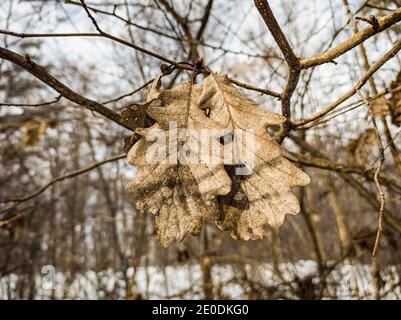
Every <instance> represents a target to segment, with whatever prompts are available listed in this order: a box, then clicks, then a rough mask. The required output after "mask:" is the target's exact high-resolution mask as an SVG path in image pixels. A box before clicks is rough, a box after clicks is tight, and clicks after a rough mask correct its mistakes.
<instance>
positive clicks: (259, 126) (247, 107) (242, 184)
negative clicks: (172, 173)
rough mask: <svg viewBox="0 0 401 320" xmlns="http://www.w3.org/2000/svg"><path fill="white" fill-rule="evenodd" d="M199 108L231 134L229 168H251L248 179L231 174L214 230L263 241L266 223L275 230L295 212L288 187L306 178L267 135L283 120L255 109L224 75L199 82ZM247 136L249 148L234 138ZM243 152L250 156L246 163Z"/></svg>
mask: <svg viewBox="0 0 401 320" xmlns="http://www.w3.org/2000/svg"><path fill="white" fill-rule="evenodd" d="M199 106H200V107H201V108H204V109H208V110H210V112H209V114H210V118H211V119H212V120H214V121H216V122H217V123H219V124H220V125H222V126H223V127H226V128H229V129H230V130H231V131H234V130H235V131H236V134H234V138H233V141H232V142H231V143H230V144H229V145H227V146H226V147H227V148H229V149H231V150H232V152H233V153H234V156H233V163H232V165H234V166H245V167H250V166H251V168H250V169H252V170H251V172H252V173H251V174H250V175H242V176H238V175H237V174H236V172H235V170H232V172H231V174H230V176H231V178H232V180H233V188H232V190H231V192H230V193H229V194H228V195H226V196H223V197H221V203H222V207H223V210H224V219H223V220H222V221H220V222H219V223H218V226H219V227H221V228H222V229H230V230H232V236H233V237H234V238H238V237H240V238H242V239H245V240H249V239H258V238H263V236H264V228H265V226H266V225H270V226H272V227H278V226H280V225H281V224H282V223H283V220H284V216H285V215H286V214H297V213H298V212H299V210H300V208H299V203H298V200H297V198H296V197H295V195H294V194H293V193H292V191H291V187H293V186H303V185H306V184H308V183H309V177H308V176H307V175H306V174H305V173H304V172H302V171H301V170H300V169H298V168H297V167H296V166H294V165H293V164H292V163H291V162H289V161H288V160H287V159H285V158H284V157H283V151H282V149H281V147H280V146H279V145H278V144H277V143H276V142H275V141H274V140H273V139H272V138H271V137H270V136H269V134H268V133H267V128H266V127H267V126H269V125H279V124H281V123H282V122H283V121H284V120H285V119H284V118H283V117H282V116H280V115H278V114H275V113H271V112H268V111H264V110H262V109H260V108H259V107H258V106H257V105H256V104H255V102H254V101H252V100H250V99H248V98H247V97H245V96H244V95H243V94H241V92H239V91H238V90H237V89H236V88H234V87H233V86H232V85H231V83H230V82H229V80H228V78H227V77H226V76H224V75H216V74H211V75H210V76H208V77H207V78H206V79H205V80H204V83H203V91H202V95H201V97H200V98H199ZM247 132H248V133H249V132H252V133H253V136H254V140H253V143H251V144H250V143H247V142H246V139H243V138H242V139H238V137H239V136H244V135H245V134H246V133H247ZM239 150H240V151H239ZM243 150H245V152H244V151H243ZM249 151H250V152H249ZM244 154H245V156H244ZM249 154H251V155H252V156H253V158H251V161H250V160H249V158H248V156H247V155H249ZM236 203H240V204H241V205H240V206H238V205H236Z"/></svg>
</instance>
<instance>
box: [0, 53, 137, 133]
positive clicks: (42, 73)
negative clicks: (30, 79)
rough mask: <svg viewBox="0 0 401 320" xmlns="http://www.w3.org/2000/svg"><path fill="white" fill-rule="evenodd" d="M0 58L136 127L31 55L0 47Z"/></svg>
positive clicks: (68, 96) (78, 101)
mask: <svg viewBox="0 0 401 320" xmlns="http://www.w3.org/2000/svg"><path fill="white" fill-rule="evenodd" d="M0 58H3V59H5V60H8V61H10V62H12V63H14V64H16V65H18V66H20V67H21V68H22V69H24V70H26V71H28V72H29V73H30V74H32V75H33V76H35V77H36V78H38V79H40V80H41V81H43V82H44V83H46V84H47V85H48V86H50V87H51V88H53V89H54V90H55V91H57V92H58V93H59V94H60V95H62V96H63V97H65V98H66V99H68V100H70V101H72V102H75V103H76V104H78V105H80V106H83V107H85V108H87V109H89V110H91V111H94V112H97V113H100V114H101V115H103V116H104V117H106V118H108V119H110V120H112V121H114V122H116V123H118V124H119V125H121V126H123V127H125V128H127V129H129V130H134V129H135V128H132V127H131V126H130V125H129V124H127V123H126V122H125V121H124V120H123V118H122V117H121V115H120V114H119V113H117V112H114V111H113V110H111V109H109V108H106V107H105V106H104V105H102V104H100V103H98V102H96V101H94V100H90V99H88V98H85V97H84V96H82V95H80V94H78V93H76V92H75V91H73V90H72V89H70V88H69V87H67V86H66V85H64V84H63V83H61V82H60V81H59V80H57V79H56V78H55V77H53V76H52V75H51V74H50V73H49V72H48V71H47V70H46V68H44V67H42V66H40V65H38V64H36V63H35V62H33V61H32V60H31V59H30V57H29V56H27V55H26V56H25V57H23V56H21V55H19V54H17V53H15V52H13V51H10V50H8V49H5V48H2V47H0Z"/></svg>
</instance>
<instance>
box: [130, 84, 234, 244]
mask: <svg viewBox="0 0 401 320" xmlns="http://www.w3.org/2000/svg"><path fill="white" fill-rule="evenodd" d="M200 92H201V87H200V86H198V85H192V84H191V83H190V82H189V81H187V82H183V83H181V84H180V85H178V86H177V87H175V88H173V89H172V90H165V91H163V92H162V93H160V94H158V95H157V98H156V99H153V100H152V101H151V102H150V103H149V105H148V109H147V114H148V115H149V116H150V117H152V118H153V119H154V120H156V121H157V123H156V124H155V125H153V126H152V127H151V128H146V129H140V130H138V133H140V134H141V135H143V138H142V139H140V140H139V141H138V142H137V143H136V144H135V145H134V146H133V147H132V149H131V150H130V152H129V154H128V161H129V163H130V164H132V165H138V166H139V171H138V174H137V176H136V177H135V179H134V180H132V181H131V182H130V183H129V185H128V189H129V191H131V192H132V193H133V194H134V199H135V205H136V207H137V209H138V210H141V211H144V212H149V213H153V214H155V215H156V228H157V236H158V239H159V241H160V243H161V244H162V245H163V246H165V247H167V246H168V245H169V244H170V243H171V242H172V241H174V240H178V241H181V240H182V239H183V238H184V237H185V235H187V234H188V233H191V234H196V233H198V232H199V231H200V229H201V227H202V222H203V220H204V219H211V220H216V219H217V218H218V217H219V211H218V203H217V196H219V195H225V194H227V193H228V192H229V191H230V187H231V180H230V178H229V176H228V175H227V173H226V172H225V170H224V166H223V165H222V164H210V163H204V164H188V163H187V161H186V160H188V158H187V157H186V154H184V155H183V156H182V158H180V156H179V155H177V150H168V152H167V153H168V154H167V156H173V157H177V158H178V163H177V164H174V163H173V164H171V163H163V162H157V163H154V164H150V163H149V161H148V159H147V154H148V152H149V150H150V148H151V146H152V145H154V143H155V142H152V141H147V140H146V138H148V139H149V138H151V137H152V136H153V137H154V134H155V132H156V130H157V129H159V128H161V129H163V130H165V132H166V134H167V140H170V139H171V137H172V136H173V134H172V132H169V123H170V121H175V122H176V123H177V129H178V130H180V129H195V130H196V129H203V128H219V126H218V125H217V124H216V123H214V122H213V121H211V120H210V119H208V118H207V117H206V115H205V114H204V112H202V110H200V109H199V108H198V107H197V105H196V103H195V101H197V100H198V98H199V95H200ZM215 138H216V139H217V138H218V137H217V136H216V137H215ZM172 139H176V138H172ZM174 142H175V143H177V144H178V145H179V146H180V144H183V143H187V142H188V141H185V142H182V141H179V140H178V139H176V140H175V141H174ZM193 142H194V141H192V143H193ZM195 142H196V141H195ZM187 145H188V148H189V149H190V151H193V150H191V148H192V147H193V145H192V144H191V143H189V142H188V144H187Z"/></svg>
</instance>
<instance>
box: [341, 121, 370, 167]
mask: <svg viewBox="0 0 401 320" xmlns="http://www.w3.org/2000/svg"><path fill="white" fill-rule="evenodd" d="M376 141H377V134H376V130H375V129H373V128H370V129H367V130H366V131H365V132H363V133H362V134H361V135H360V136H359V137H358V139H353V140H351V141H350V142H349V144H348V148H347V149H348V150H347V151H348V162H350V163H353V164H357V165H359V166H365V164H366V160H367V158H368V156H369V153H370V152H371V150H372V147H373V146H374V145H375V143H376Z"/></svg>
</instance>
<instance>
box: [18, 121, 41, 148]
mask: <svg viewBox="0 0 401 320" xmlns="http://www.w3.org/2000/svg"><path fill="white" fill-rule="evenodd" d="M22 128H23V133H24V135H23V146H24V147H34V146H36V145H37V144H38V143H39V142H40V139H41V138H42V136H43V135H44V134H45V132H46V128H47V124H46V123H45V122H39V121H34V120H29V121H26V122H25V123H24V124H23V125H22Z"/></svg>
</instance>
